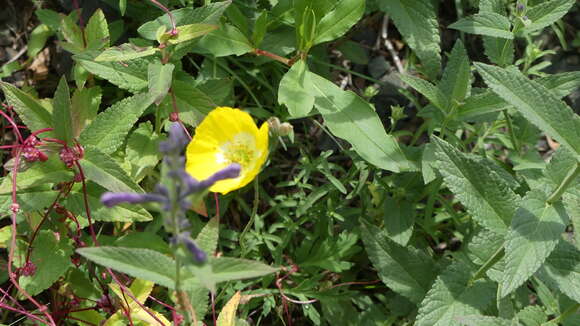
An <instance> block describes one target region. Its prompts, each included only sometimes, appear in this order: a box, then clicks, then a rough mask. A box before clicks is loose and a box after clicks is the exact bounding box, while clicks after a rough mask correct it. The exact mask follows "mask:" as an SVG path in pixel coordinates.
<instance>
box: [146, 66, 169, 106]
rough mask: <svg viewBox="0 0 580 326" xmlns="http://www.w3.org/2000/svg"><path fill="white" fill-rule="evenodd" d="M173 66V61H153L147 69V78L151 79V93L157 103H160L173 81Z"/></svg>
mask: <svg viewBox="0 0 580 326" xmlns="http://www.w3.org/2000/svg"><path fill="white" fill-rule="evenodd" d="M173 68H175V66H174V65H173V64H171V63H166V64H161V63H159V62H152V63H150V64H149V68H148V70H147V75H148V76H147V79H148V81H149V95H150V96H151V97H153V99H154V102H155V104H157V105H159V104H160V103H161V101H162V100H163V98H164V97H165V95H167V92H168V91H169V88H171V82H172V81H173Z"/></svg>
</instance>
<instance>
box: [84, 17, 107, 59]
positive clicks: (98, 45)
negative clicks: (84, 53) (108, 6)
mask: <svg viewBox="0 0 580 326" xmlns="http://www.w3.org/2000/svg"><path fill="white" fill-rule="evenodd" d="M85 36H86V39H87V50H100V49H103V48H106V47H108V46H109V41H110V37H109V25H108V24H107V20H106V18H105V14H104V13H103V11H102V10H101V9H100V8H99V9H97V10H96V11H95V13H94V14H93V16H91V18H90V19H89V22H88V23H87V27H86V28H85Z"/></svg>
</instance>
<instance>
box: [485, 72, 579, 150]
mask: <svg viewBox="0 0 580 326" xmlns="http://www.w3.org/2000/svg"><path fill="white" fill-rule="evenodd" d="M475 66H476V67H477V70H478V71H479V73H480V74H481V76H482V77H483V79H484V80H485V82H486V83H487V85H488V86H489V87H490V88H491V89H492V90H493V91H494V92H495V93H497V94H498V95H499V96H500V97H502V98H503V99H504V100H505V101H506V102H508V103H510V104H511V105H513V106H514V107H515V108H516V109H517V110H518V111H520V112H521V113H522V115H523V116H524V117H525V118H526V119H528V120H530V121H531V122H532V123H533V124H535V125H536V126H537V127H538V128H540V129H541V130H543V131H544V132H546V133H547V134H548V135H550V136H552V137H553V138H555V139H556V140H557V141H559V142H560V143H562V144H563V145H564V146H568V148H569V149H571V150H573V151H574V152H575V154H576V155H577V157H580V142H579V141H578V139H580V118H579V117H578V115H576V114H574V112H573V111H572V109H571V108H570V107H569V106H568V105H566V103H564V102H563V101H561V100H560V99H558V97H556V96H555V95H554V94H552V93H551V92H550V91H549V90H548V89H547V88H546V87H544V86H542V85H541V84H540V83H538V82H536V81H533V80H529V79H528V78H527V77H526V76H524V75H523V74H522V73H521V72H519V71H515V70H514V69H503V68H500V67H494V66H490V65H486V64H483V63H476V64H475Z"/></svg>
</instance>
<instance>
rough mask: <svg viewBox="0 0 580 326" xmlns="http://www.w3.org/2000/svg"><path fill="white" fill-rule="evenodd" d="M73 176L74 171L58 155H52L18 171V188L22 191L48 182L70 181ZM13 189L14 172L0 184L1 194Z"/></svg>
mask: <svg viewBox="0 0 580 326" xmlns="http://www.w3.org/2000/svg"><path fill="white" fill-rule="evenodd" d="M72 177H73V172H72V171H71V170H70V169H67V168H66V167H65V166H64V164H63V163H62V161H61V160H60V159H59V157H58V155H50V156H49V157H48V160H47V161H46V162H35V163H34V164H32V165H31V166H30V168H29V169H27V170H26V171H21V172H18V174H17V175H16V190H17V191H21V190H24V189H26V188H30V187H36V186H42V185H44V184H47V183H58V182H65V181H70V180H71V179H72ZM11 191H12V172H11V173H10V174H8V175H7V176H6V177H5V178H4V179H3V180H2V184H1V185H0V193H1V194H5V193H10V192H11Z"/></svg>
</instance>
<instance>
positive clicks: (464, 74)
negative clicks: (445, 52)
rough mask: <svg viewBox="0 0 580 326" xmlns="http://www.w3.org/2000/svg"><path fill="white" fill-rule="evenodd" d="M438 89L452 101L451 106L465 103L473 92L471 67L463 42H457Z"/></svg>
mask: <svg viewBox="0 0 580 326" xmlns="http://www.w3.org/2000/svg"><path fill="white" fill-rule="evenodd" d="M438 88H439V89H440V90H441V92H442V93H443V94H446V95H447V96H446V97H447V98H449V99H450V100H451V105H453V104H454V103H461V102H463V100H464V99H465V98H466V97H467V95H468V94H469V91H470V90H471V65H470V63H469V58H468V57H467V51H466V50H465V47H464V46H463V43H462V42H461V40H457V41H456V42H455V46H454V47H453V50H452V51H451V55H450V56H449V62H448V63H447V66H446V67H445V71H444V72H443V77H442V78H441V81H440V82H439V85H438Z"/></svg>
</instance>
